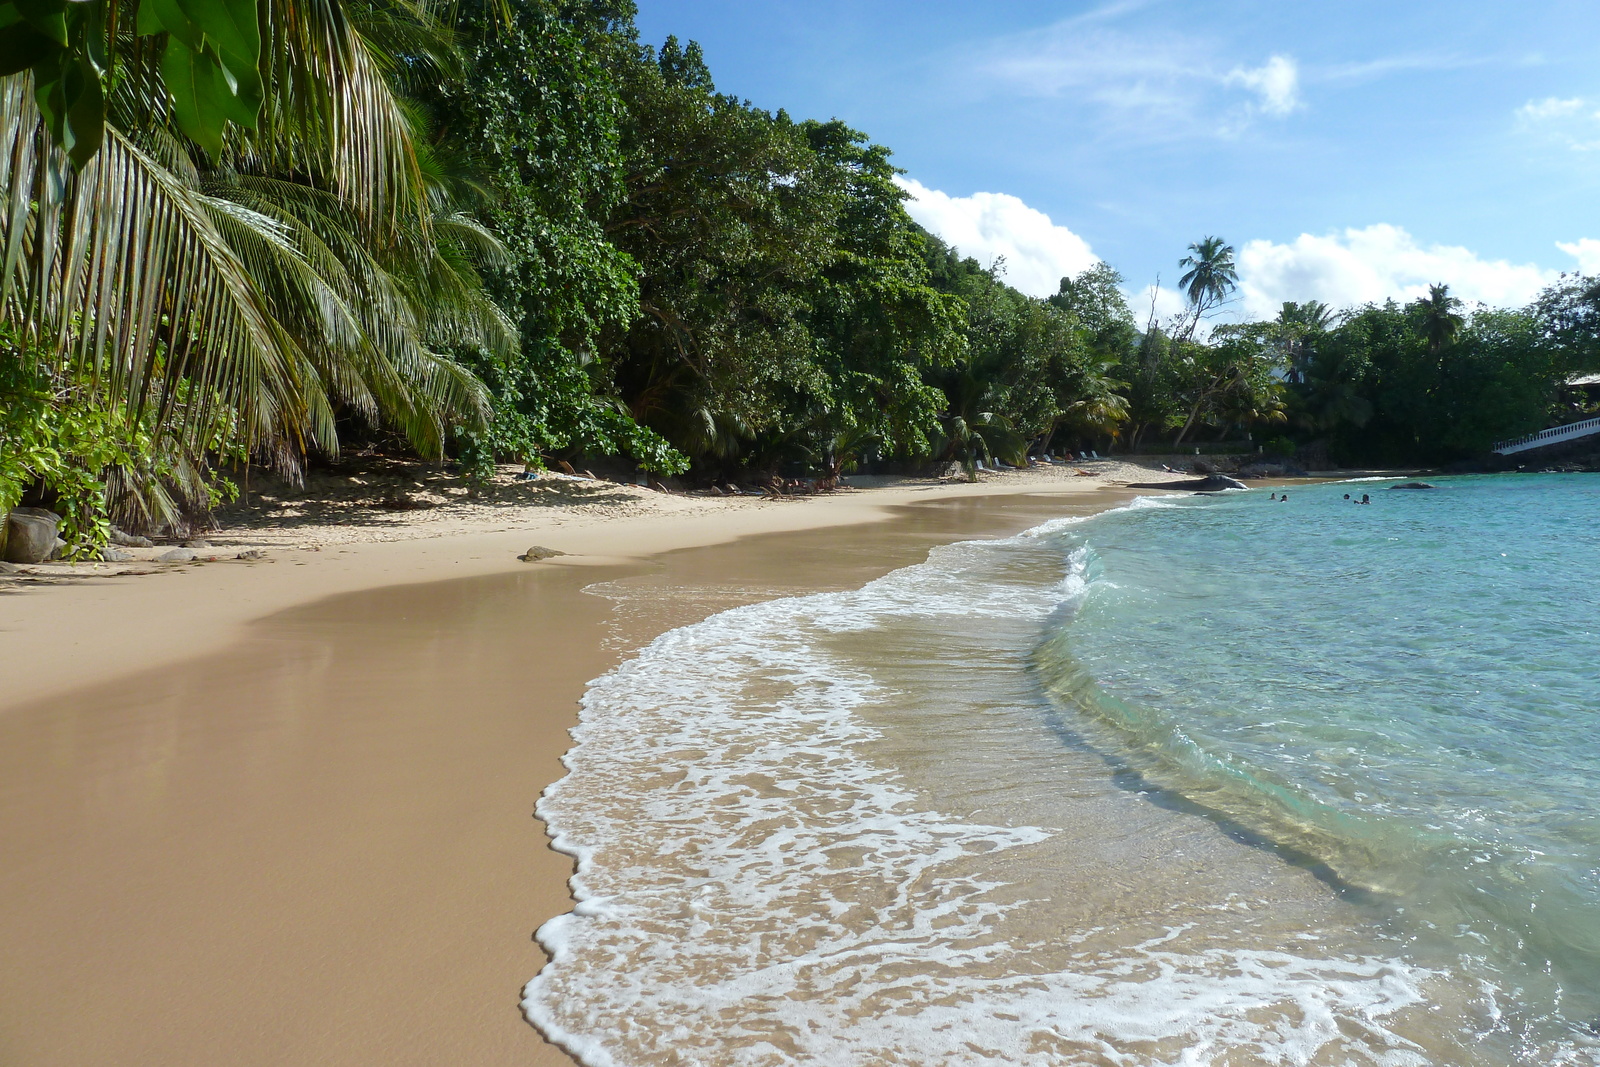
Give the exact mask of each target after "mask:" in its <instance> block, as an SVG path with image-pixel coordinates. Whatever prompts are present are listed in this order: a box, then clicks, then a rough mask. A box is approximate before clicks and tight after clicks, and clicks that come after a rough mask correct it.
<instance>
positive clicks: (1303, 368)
mask: <svg viewBox="0 0 1600 1067" xmlns="http://www.w3.org/2000/svg"><path fill="white" fill-rule="evenodd" d="M1336 321H1338V314H1337V313H1336V312H1335V311H1334V310H1333V309H1332V308H1331V307H1329V306H1328V305H1327V304H1324V303H1323V302H1322V301H1320V300H1307V301H1306V302H1305V303H1303V304H1297V303H1295V302H1294V301H1293V300H1285V301H1284V302H1283V307H1282V308H1280V309H1279V311H1278V318H1277V327H1278V329H1277V333H1278V343H1279V344H1280V346H1281V347H1282V351H1283V356H1284V363H1285V364H1286V365H1287V367H1288V375H1289V381H1291V382H1294V383H1295V384H1297V385H1298V384H1302V383H1304V382H1305V381H1306V376H1307V374H1308V373H1309V368H1310V365H1311V361H1312V360H1313V359H1314V358H1315V356H1316V349H1317V339H1318V338H1320V337H1321V336H1322V335H1323V334H1325V333H1327V332H1328V328H1329V327H1331V326H1332V325H1333V324H1334V323H1335V322H1336Z"/></svg>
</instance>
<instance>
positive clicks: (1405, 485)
mask: <svg viewBox="0 0 1600 1067" xmlns="http://www.w3.org/2000/svg"><path fill="white" fill-rule="evenodd" d="M1389 488H1390V489H1437V488H1439V487H1438V486H1437V485H1429V484H1428V483H1427V482H1401V483H1400V484H1399V485H1391V486H1390V487H1389Z"/></svg>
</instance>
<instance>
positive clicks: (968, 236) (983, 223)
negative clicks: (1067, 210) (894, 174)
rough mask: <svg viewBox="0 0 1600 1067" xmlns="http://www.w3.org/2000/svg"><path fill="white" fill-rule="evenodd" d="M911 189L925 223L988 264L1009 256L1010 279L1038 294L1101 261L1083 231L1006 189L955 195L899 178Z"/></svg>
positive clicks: (911, 206)
mask: <svg viewBox="0 0 1600 1067" xmlns="http://www.w3.org/2000/svg"><path fill="white" fill-rule="evenodd" d="M895 181H896V182H897V183H898V184H899V186H900V188H902V189H904V190H905V191H906V192H907V193H909V194H910V197H911V199H909V200H908V201H906V210H907V211H908V212H910V213H911V217H912V218H914V219H916V220H917V222H918V223H919V224H920V225H922V226H923V227H924V228H925V229H927V230H929V231H931V232H932V233H936V234H938V235H939V236H940V237H941V238H943V239H944V241H945V243H947V244H950V245H954V246H955V247H956V248H957V249H959V250H960V251H961V254H962V255H964V256H971V257H973V258H974V259H976V260H977V261H978V262H980V263H982V264H983V265H984V266H986V267H987V266H988V265H989V264H991V263H993V262H994V261H995V260H996V259H997V258H999V257H1001V256H1004V257H1005V279H1006V281H1007V282H1008V283H1009V284H1011V285H1014V286H1016V287H1017V288H1018V289H1020V290H1022V291H1023V292H1024V293H1028V294H1030V295H1032V296H1049V295H1050V294H1052V293H1054V292H1056V291H1057V289H1058V288H1059V287H1060V284H1061V279H1062V278H1063V277H1065V276H1072V277H1076V276H1077V275H1078V274H1079V273H1081V272H1082V271H1084V270H1086V269H1087V268H1089V267H1092V266H1094V265H1095V264H1096V263H1098V262H1099V261H1100V260H1099V257H1098V256H1096V255H1095V254H1094V252H1093V251H1091V250H1090V248H1089V244H1088V242H1087V241H1085V240H1084V239H1083V238H1082V237H1079V236H1078V235H1077V234H1075V233H1073V232H1072V231H1071V230H1069V229H1067V228H1066V227H1065V226H1058V225H1056V224H1055V223H1054V222H1052V221H1051V220H1050V216H1049V215H1046V214H1045V213H1044V212H1042V211H1039V210H1038V209H1036V208H1031V207H1029V206H1028V205H1027V204H1025V203H1023V202H1022V201H1021V200H1020V199H1018V198H1017V197H1014V196H1011V195H1009V194H1006V193H973V194H972V195H971V196H951V195H949V194H948V193H943V192H940V191H939V190H938V189H929V188H928V187H927V186H925V185H923V184H922V183H921V182H918V181H914V180H912V179H910V178H896V179H895Z"/></svg>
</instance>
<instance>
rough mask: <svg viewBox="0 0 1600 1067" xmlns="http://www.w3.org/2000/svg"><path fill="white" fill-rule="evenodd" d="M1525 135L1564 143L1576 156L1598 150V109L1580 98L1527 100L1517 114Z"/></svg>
mask: <svg viewBox="0 0 1600 1067" xmlns="http://www.w3.org/2000/svg"><path fill="white" fill-rule="evenodd" d="M1516 119H1517V126H1518V127H1520V128H1521V129H1522V130H1523V131H1524V132H1526V133H1531V134H1534V135H1536V136H1539V137H1545V138H1549V139H1551V140H1554V141H1557V142H1564V143H1565V144H1566V146H1567V147H1568V148H1571V149H1572V150H1574V151H1577V152H1589V151H1593V150H1595V149H1600V109H1597V107H1596V105H1595V103H1594V102H1593V101H1591V100H1586V99H1584V98H1583V97H1581V96H1572V97H1559V96H1547V97H1545V98H1544V99H1543V100H1529V101H1528V102H1527V103H1526V104H1523V105H1522V106H1521V107H1519V108H1517V110H1516Z"/></svg>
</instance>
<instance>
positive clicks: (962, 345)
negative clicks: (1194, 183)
mask: <svg viewBox="0 0 1600 1067" xmlns="http://www.w3.org/2000/svg"><path fill="white" fill-rule="evenodd" d="M0 11H3V12H4V18H3V19H0V42H3V44H4V47H3V48H0V74H3V75H4V77H3V78H0V119H3V129H0V139H3V142H4V146H3V147H4V151H3V152H0V186H3V188H4V190H5V208H4V211H3V213H0V248H3V250H4V261H3V264H0V269H3V274H0V287H3V288H0V512H3V511H5V510H7V509H9V508H12V507H15V506H17V505H18V504H20V503H27V504H37V505H45V506H49V507H51V508H53V509H55V510H56V511H58V512H60V513H61V514H63V515H64V516H65V520H66V521H65V527H64V536H65V537H66V538H67V540H68V541H69V543H70V545H71V551H72V552H74V553H76V554H78V555H83V556H86V555H89V554H91V553H93V552H94V551H95V550H96V549H97V548H98V546H99V545H100V544H102V543H103V542H104V539H105V537H106V535H107V532H108V530H109V524H110V523H111V522H112V521H113V520H115V521H117V522H120V523H122V524H124V525H127V526H130V527H134V528H146V529H156V528H160V527H163V526H169V525H175V524H176V525H181V524H183V523H185V522H189V521H192V520H193V519H195V518H196V517H198V516H202V515H204V514H205V513H206V512H207V511H208V510H209V509H210V508H212V507H214V506H215V505H216V504H217V503H218V502H219V501H223V500H226V499H228V498H230V497H231V496H232V495H233V494H234V493H235V492H236V491H237V486H238V484H239V482H240V479H241V477H242V476H243V475H242V472H244V471H246V470H248V468H249V467H251V466H263V467H268V468H271V469H273V470H275V471H277V472H279V473H281V474H284V475H286V476H289V477H293V476H294V475H295V473H296V472H297V471H299V470H301V469H302V468H303V467H304V465H306V464H307V463H317V462H322V461H325V460H326V459H328V458H330V457H333V456H336V455H337V454H338V453H339V451H340V449H341V448H350V447H352V446H361V447H374V448H379V449H382V450H385V451H387V452H391V453H404V454H409V455H413V456H416V457H421V458H428V459H436V460H448V461H450V462H453V463H456V464H458V465H459V466H460V469H461V470H462V471H463V472H465V473H466V474H467V475H468V476H469V477H476V478H479V479H483V478H487V477H489V476H490V475H491V474H492V473H493V470H494V465H495V464H496V463H507V462H515V463H523V464H528V465H530V466H534V467H537V466H542V465H544V464H546V463H551V462H555V461H559V460H568V461H571V460H573V459H577V458H579V457H615V459H616V461H617V462H619V463H625V464H627V465H628V466H629V468H630V469H635V470H638V471H642V472H648V473H651V474H654V475H656V476H678V477H681V478H683V479H685V480H686V481H687V482H690V483H695V482H704V481H709V480H712V479H714V478H727V477H730V476H733V475H734V474H736V473H740V472H777V471H780V470H793V469H796V468H799V469H802V470H804V471H805V472H807V474H808V476H811V477H814V478H817V479H820V481H821V483H822V484H825V485H826V484H832V483H833V481H834V480H835V479H837V477H838V476H839V475H840V474H841V473H843V472H845V471H848V470H850V469H853V468H854V467H855V466H856V465H858V464H861V463H865V462H873V463H888V462H895V461H900V462H903V463H908V464H915V463H933V462H944V463H949V462H956V463H960V464H961V465H963V466H964V467H965V469H966V470H967V471H968V472H969V473H970V472H973V471H974V470H975V469H976V466H977V464H978V463H979V461H985V462H987V461H992V460H995V459H999V460H1003V461H1006V462H1011V463H1021V462H1024V461H1025V458H1026V456H1027V455H1028V454H1030V453H1038V452H1041V451H1045V450H1056V449H1063V448H1065V449H1079V448H1096V449H1099V450H1101V451H1106V450H1108V449H1112V448H1117V449H1130V450H1131V449H1142V450H1146V451H1151V450H1158V449H1166V450H1175V449H1183V450H1187V449H1189V448H1190V447H1192V446H1195V445H1198V444H1200V443H1202V442H1210V441H1240V440H1245V441H1253V442H1257V443H1259V445H1258V447H1265V446H1267V445H1270V446H1271V450H1272V451H1276V452H1279V453H1284V454H1292V453H1294V452H1295V451H1297V450H1302V449H1313V450H1319V454H1325V455H1326V456H1328V457H1329V458H1330V459H1331V460H1332V461H1333V462H1337V463H1346V464H1372V463H1405V464H1417V463H1435V462H1444V461H1449V460H1453V459H1459V458H1462V457H1468V456H1472V455H1474V454H1478V453H1481V452H1482V451H1484V449H1485V448H1487V446H1488V445H1489V444H1490V442H1492V441H1493V440H1495V439H1497V438H1501V437H1506V436H1510V435H1514V434H1518V433H1524V432H1527V431H1530V430H1534V429H1539V428H1541V427H1543V426H1545V425H1547V424H1549V423H1550V422H1552V421H1561V420H1563V419H1567V418H1577V417H1580V416H1582V415H1585V414H1589V413H1588V412H1585V411H1584V410H1582V403H1583V401H1582V399H1581V397H1577V396H1574V395H1573V394H1571V393H1570V392H1567V391H1564V390H1563V389H1562V383H1563V382H1564V381H1565V380H1566V379H1567V378H1568V377H1569V376H1571V375H1572V374H1575V373H1577V372H1580V371H1593V370H1595V369H1597V368H1600V281H1597V280H1596V279H1593V278H1582V277H1577V276H1566V277H1563V278H1562V279H1561V281H1560V282H1558V283H1557V284H1556V285H1554V286H1552V287H1551V288H1550V289H1549V290H1547V291H1546V292H1545V293H1543V294H1542V295H1541V296H1540V298H1539V299H1538V300H1537V301H1536V302H1535V303H1534V304H1533V305H1532V306H1530V307H1528V308H1524V309H1520V310H1502V309H1490V308H1467V307H1465V306H1463V305H1462V304H1461V303H1460V302H1459V301H1457V300H1455V299H1454V298H1453V297H1451V296H1450V294H1449V293H1448V291H1447V290H1446V289H1445V287H1443V286H1435V287H1434V288H1433V290H1432V292H1431V293H1430V294H1429V295H1428V296H1427V297H1425V298H1423V299H1421V300H1417V301H1414V302H1412V303H1410V304H1399V303H1395V302H1389V303H1385V304H1382V305H1369V306H1364V307H1358V308H1342V309H1332V308H1327V307H1325V306H1323V305H1321V304H1318V303H1316V302H1314V301H1313V302H1307V303H1291V304H1285V305H1284V306H1283V309H1282V311H1281V313H1280V314H1279V315H1278V316H1277V317H1276V318H1274V319H1272V320H1271V321H1264V322H1247V323H1239V322H1232V321H1226V320H1227V319H1228V318H1229V314H1228V312H1229V311H1230V309H1231V308H1232V306H1233V300H1234V298H1235V296H1236V290H1237V286H1238V275H1237V271H1236V268H1235V264H1234V262H1233V249H1232V248H1231V247H1230V246H1229V245H1228V244H1227V242H1226V241H1225V240H1223V239H1222V238H1219V237H1214V236H1208V237H1204V238H1202V239H1200V240H1198V241H1196V242H1195V243H1194V244H1193V245H1191V246H1190V247H1189V249H1188V250H1187V252H1186V253H1185V254H1183V255H1182V259H1181V263H1180V271H1181V272H1182V273H1181V278H1180V288H1181V290H1182V292H1183V295H1184V297H1185V300H1186V305H1187V310H1186V311H1185V312H1184V313H1183V314H1182V315H1179V316H1178V317H1177V318H1176V319H1174V320H1172V321H1166V322H1160V321H1156V320H1155V319H1154V318H1153V317H1146V318H1145V319H1144V320H1143V321H1141V320H1140V318H1139V317H1138V316H1137V315H1136V314H1135V312H1134V311H1133V310H1132V309H1130V308H1129V306H1128V304H1127V301H1126V298H1125V296H1124V290H1125V280H1124V279H1123V278H1122V277H1121V276H1120V275H1119V274H1118V273H1117V272H1116V271H1115V270H1114V269H1112V268H1111V267H1110V266H1108V265H1105V264H1101V265H1098V266H1096V267H1094V268H1092V269H1090V270H1087V271H1085V272H1083V273H1082V274H1080V275H1079V276H1077V277H1075V278H1063V279H1062V281H1061V286H1060V291H1059V292H1058V293H1056V294H1054V295H1052V296H1050V297H1048V298H1047V299H1037V298H1034V297H1030V296H1027V295H1025V294H1023V293H1021V292H1019V291H1017V290H1016V289H1015V288H1013V287H1011V286H1009V285H1008V284H1006V280H1005V271H1004V264H1003V263H993V264H981V263H978V262H977V261H976V260H974V259H971V258H966V257H964V256H963V255H962V253H961V250H959V249H954V248H950V247H948V246H946V245H945V244H944V243H943V242H942V241H940V240H939V239H938V238H937V237H935V236H934V235H931V234H929V233H927V232H925V231H923V230H922V229H921V228H919V227H918V226H917V225H916V224H915V223H914V222H913V221H912V219H911V218H910V216H909V215H908V214H907V212H906V209H905V206H904V200H905V194H904V193H903V192H902V191H901V189H900V188H899V187H898V186H897V185H896V184H895V182H894V180H893V179H894V177H895V175H896V174H897V171H896V168H895V166H894V164H893V162H892V155H891V153H890V151H889V149H887V148H885V147H884V146H882V145H880V144H877V143H875V142H874V141H873V140H872V139H871V138H870V137H869V136H868V135H866V134H864V133H862V132H860V131H857V130H853V129H851V128H849V127H848V126H846V125H844V124H842V123H840V122H838V121H817V120H813V119H803V118H795V117H793V116H791V115H789V114H788V113H787V112H785V111H783V110H781V109H779V110H776V111H769V110H766V109H765V108H764V107H763V106H761V105H758V104H754V103H752V102H750V101H746V100H741V99H738V98H736V97H734V96H730V95H728V94H726V93H722V92H720V91H719V90H718V89H717V88H716V84H715V81H714V78H713V75H712V72H711V71H710V70H709V69H708V67H707V64H706V62H705V58H704V56H703V55H702V54H701V50H700V49H699V47H698V46H696V45H694V44H692V43H690V44H688V45H682V44H680V43H679V42H678V41H677V40H675V39H672V38H669V39H668V40H667V41H666V42H665V43H664V44H662V45H661V46H660V47H659V48H654V47H651V46H650V45H649V44H646V43H643V42H641V41H640V40H639V39H638V35H637V32H636V30H635V29H634V26H633V22H632V16H633V8H632V5H631V4H630V3H628V2H626V0H495V2H493V3H490V2H488V0H462V2H460V3H456V4H451V5H441V4H435V3H432V2H428V0H361V2H352V0H132V2H129V3H123V4H112V3H109V2H108V0H72V2H68V0H30V2H28V3H26V4H24V3H21V2H20V0H6V2H5V3H3V4H0Z"/></svg>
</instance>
